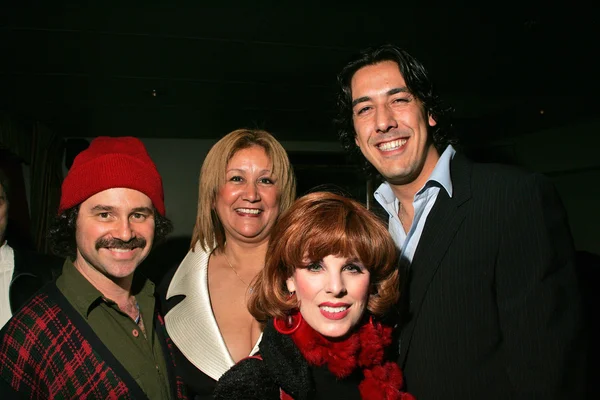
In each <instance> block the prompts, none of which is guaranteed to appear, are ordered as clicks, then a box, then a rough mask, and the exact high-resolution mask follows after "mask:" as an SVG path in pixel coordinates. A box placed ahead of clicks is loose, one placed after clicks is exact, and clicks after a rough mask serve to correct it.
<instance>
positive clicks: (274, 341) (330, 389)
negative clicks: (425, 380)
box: [215, 192, 413, 400]
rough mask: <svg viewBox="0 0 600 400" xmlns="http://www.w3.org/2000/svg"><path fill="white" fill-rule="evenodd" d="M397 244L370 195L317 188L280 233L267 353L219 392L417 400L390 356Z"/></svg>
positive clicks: (254, 310)
mask: <svg viewBox="0 0 600 400" xmlns="http://www.w3.org/2000/svg"><path fill="white" fill-rule="evenodd" d="M397 257H398V254H397V250H396V247H395V245H394V242H393V241H392V239H391V237H390V236H389V233H388V231H387V229H386V227H385V226H384V225H383V224H382V223H381V221H379V220H378V219H377V218H376V217H375V216H374V215H373V214H371V213H370V212H369V211H368V210H366V209H365V208H364V207H363V206H362V205H361V204H360V203H358V202H356V201H354V200H351V199H349V198H346V197H343V196H339V195H336V194H333V193H327V192H316V193H312V194H309V195H306V196H304V197H302V198H301V199H299V200H297V201H296V202H295V203H294V204H293V205H292V207H291V208H290V209H289V210H288V211H287V212H286V213H284V214H283V215H282V216H281V218H280V220H279V221H278V223H277V224H276V225H275V227H274V230H273V232H272V236H271V241H270V242H269V248H268V251H267V257H266V264H265V267H264V269H263V270H262V271H261V273H260V274H259V275H258V277H257V279H256V281H255V282H254V284H253V292H252V295H251V297H250V299H249V304H248V307H249V310H250V313H251V314H252V315H253V316H254V317H255V318H256V319H257V320H258V321H261V322H263V323H264V324H265V330H264V333H263V339H262V342H261V343H260V350H259V351H260V356H258V357H250V358H247V359H244V360H242V361H240V362H239V363H238V364H236V365H235V366H234V367H233V368H231V369H230V370H229V371H228V372H226V373H225V374H224V375H223V376H222V377H221V379H220V380H219V382H218V384H217V388H216V391H215V398H217V399H296V400H298V399H333V398H336V399H337V398H340V399H342V398H343V399H369V400H378V399H381V400H384V399H385V400H392V399H402V400H407V399H413V396H411V395H410V394H407V393H404V392H402V391H401V390H400V389H401V387H402V373H401V371H400V369H399V367H398V365H397V364H395V363H394V362H391V361H387V357H386V354H387V351H386V348H388V346H390V344H391V342H392V336H391V333H392V328H391V327H388V326H385V325H383V324H381V323H380V322H379V320H380V318H381V317H383V316H384V315H385V314H386V313H387V312H388V311H390V309H391V308H392V307H393V306H394V305H395V304H396V302H397V301H398V297H399V295H400V293H399V287H400V283H399V274H398V270H397V269H396V261H397Z"/></svg>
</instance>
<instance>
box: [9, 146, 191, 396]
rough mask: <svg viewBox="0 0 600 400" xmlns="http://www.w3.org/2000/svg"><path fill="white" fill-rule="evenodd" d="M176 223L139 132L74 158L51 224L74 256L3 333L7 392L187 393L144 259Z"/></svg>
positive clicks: (54, 239) (63, 249)
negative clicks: (142, 269) (139, 269)
mask: <svg viewBox="0 0 600 400" xmlns="http://www.w3.org/2000/svg"><path fill="white" fill-rule="evenodd" d="M171 229H172V226H171V222H170V221H169V220H168V219H167V218H166V217H165V205H164V196H163V188H162V180H161V177H160V175H159V173H158V171H157V169H156V166H155V165H154V163H153V162H152V160H151V159H150V156H149V155H148V153H147V152H146V149H145V148H144V145H143V144H142V142H141V141H140V140H139V139H136V138H133V137H122V138H111V137H99V138H96V139H94V140H93V141H92V142H91V143H90V146H89V148H88V149H86V150H84V151H82V152H81V153H80V154H79V155H78V156H77V157H76V158H75V161H74V162H73V165H72V167H71V168H70V170H69V173H68V174H67V176H66V178H65V180H64V182H63V184H62V194H61V199H60V205H59V210H58V215H57V217H56V220H55V222H54V224H53V226H52V228H51V232H50V240H51V245H52V247H53V251H55V252H57V253H59V254H64V255H65V256H68V259H67V260H66V261H65V263H64V267H63V270H62V274H61V276H60V277H59V278H58V279H57V280H56V283H53V282H52V283H49V284H47V285H46V286H44V287H43V288H42V289H41V290H40V291H39V292H38V293H37V294H36V295H34V297H33V298H32V299H31V300H29V301H28V302H27V303H26V304H25V305H24V306H23V307H22V308H21V309H20V310H19V311H18V312H17V313H16V314H15V315H14V316H13V317H12V318H11V319H10V320H9V321H8V323H7V324H6V325H5V326H4V328H3V329H2V331H0V366H1V367H0V398H2V399H13V398H35V399H59V398H60V399H67V398H68V399H75V398H77V399H86V398H89V399H117V398H118V399H133V398H135V399H177V398H179V399H183V398H186V396H185V388H184V387H183V385H182V384H181V383H180V380H179V379H178V378H177V377H176V376H175V374H174V365H173V358H172V354H171V352H170V349H169V340H168V337H167V335H166V331H165V328H164V324H163V320H162V318H161V317H160V315H159V314H158V312H157V311H158V310H157V308H158V307H157V304H156V303H155V297H154V286H153V284H152V283H151V282H149V281H148V280H147V279H145V278H144V277H143V276H141V275H139V274H135V271H136V268H137V267H138V265H139V264H140V263H141V262H142V261H143V260H144V258H146V256H147V255H148V253H149V252H150V250H151V248H152V246H153V244H154V243H155V242H157V241H160V240H161V239H163V238H164V237H165V236H166V235H167V234H168V233H169V232H170V230H171Z"/></svg>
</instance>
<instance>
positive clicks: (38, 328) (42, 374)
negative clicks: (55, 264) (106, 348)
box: [0, 293, 131, 399]
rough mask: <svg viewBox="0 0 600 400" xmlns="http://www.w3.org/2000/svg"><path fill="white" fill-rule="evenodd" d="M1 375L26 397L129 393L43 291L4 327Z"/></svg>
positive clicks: (92, 396)
mask: <svg viewBox="0 0 600 400" xmlns="http://www.w3.org/2000/svg"><path fill="white" fill-rule="evenodd" d="M0 378H2V379H4V380H5V381H6V382H7V383H8V384H9V385H10V386H11V387H12V388H13V389H14V390H15V391H16V392H18V393H19V394H20V395H22V396H23V397H25V398H30V399H59V398H64V399H72V398H77V399H85V398H90V399H130V398H131V397H130V396H129V394H128V388H127V386H125V383H124V382H123V381H122V380H121V379H120V378H119V377H118V376H117V375H116V374H115V373H114V371H113V370H112V369H111V368H110V366H109V365H107V363H106V362H104V361H103V360H102V359H101V358H100V357H99V355H98V354H97V353H96V352H94V350H93V349H92V347H91V346H90V344H89V342H88V341H87V340H86V339H85V338H84V337H83V336H82V335H81V333H80V332H79V330H78V329H77V328H76V327H75V326H74V325H73V323H72V322H71V320H70V319H69V318H68V317H67V315H66V314H65V313H64V312H62V310H61V309H60V308H59V307H58V306H57V305H56V304H55V303H54V302H52V301H50V299H49V298H48V296H47V295H46V294H45V293H41V294H39V295H37V296H35V297H34V298H33V299H32V300H31V301H30V302H29V303H28V304H27V305H26V306H25V307H23V308H22V309H21V311H20V312H19V313H18V314H17V315H16V316H15V318H13V319H12V320H11V321H10V322H9V324H8V325H7V326H6V328H5V329H4V332H3V335H2V342H1V343H0Z"/></svg>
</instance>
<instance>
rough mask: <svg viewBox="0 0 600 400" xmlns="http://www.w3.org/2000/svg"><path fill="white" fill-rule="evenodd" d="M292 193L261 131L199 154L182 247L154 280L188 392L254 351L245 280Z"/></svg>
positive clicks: (258, 332) (205, 390) (206, 391)
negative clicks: (186, 244)
mask: <svg viewBox="0 0 600 400" xmlns="http://www.w3.org/2000/svg"><path fill="white" fill-rule="evenodd" d="M295 192H296V181H295V177H294V173H293V170H292V167H291V165H290V162H289V159H288V157H287V154H286V152H285V150H284V149H283V147H282V146H281V144H280V143H279V142H277V140H276V139H275V138H274V137H273V136H272V135H271V134H269V133H268V132H265V131H261V130H247V129H240V130H236V131H233V132H231V133H229V134H228V135H226V136H225V137H223V138H222V139H221V140H219V142H217V143H216V144H215V145H214V146H213V147H212V149H211V150H210V151H209V153H208V155H207V156H206V159H205V160H204V163H203V165H202V169H201V171H200V186H199V194H198V214H197V217H196V225H195V227H194V233H193V237H192V243H191V247H190V251H189V252H188V254H187V256H186V257H185V259H184V260H183V261H182V262H181V264H180V265H179V266H178V267H177V269H176V271H175V272H174V274H173V273H170V274H168V275H167V276H166V277H165V280H164V281H163V283H162V284H161V287H163V288H164V289H163V293H164V292H165V291H166V293H165V301H164V310H163V312H164V315H165V324H166V327H167V331H168V332H169V336H170V337H171V338H172V340H173V342H174V344H175V346H176V356H177V361H178V367H179V368H180V371H181V372H180V375H181V376H182V377H183V379H184V381H185V383H186V385H187V387H188V390H189V393H190V395H191V396H190V397H192V398H196V399H209V398H212V392H213V390H214V387H215V384H216V381H217V380H218V379H219V378H220V377H221V375H222V374H223V373H225V372H226V371H227V370H228V369H229V368H230V367H231V366H233V365H234V364H235V363H236V362H238V361H239V360H241V359H243V358H245V357H248V356H250V355H252V354H254V353H256V351H257V349H258V343H259V342H260V339H261V336H262V326H261V324H260V323H258V322H257V321H256V320H255V319H254V317H253V316H252V315H251V314H250V313H249V311H248V309H247V307H246V303H247V300H248V296H249V294H250V290H251V289H250V288H249V284H250V282H252V280H253V279H254V277H255V276H256V275H257V274H258V273H259V272H260V271H261V270H262V268H263V266H264V262H265V254H266V251H267V247H268V244H269V238H270V234H271V229H272V228H273V226H274V225H275V222H276V221H277V219H278V218H279V215H280V214H281V213H282V212H283V211H285V210H286V209H287V208H288V207H289V206H290V205H291V204H292V202H293V201H294V197H295ZM194 396H195V397H194Z"/></svg>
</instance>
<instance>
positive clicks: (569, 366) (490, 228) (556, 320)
mask: <svg viewBox="0 0 600 400" xmlns="http://www.w3.org/2000/svg"><path fill="white" fill-rule="evenodd" d="M338 83H339V97H338V105H339V114H338V118H337V122H338V129H339V134H340V138H341V140H342V142H343V144H344V146H345V147H346V149H347V150H349V151H351V152H352V153H354V154H357V155H358V156H359V157H360V158H362V160H363V161H364V163H365V166H366V167H367V168H368V169H369V170H370V171H372V172H373V173H375V174H379V176H380V177H381V178H382V179H383V180H384V183H383V184H382V185H381V186H379V188H378V189H377V190H376V192H375V198H376V200H377V201H378V202H379V203H380V204H381V206H382V207H383V208H384V209H385V210H386V211H387V213H388V214H389V230H390V233H391V234H392V236H393V238H394V240H395V242H396V244H397V246H398V247H399V248H400V249H401V266H402V267H403V268H402V269H403V272H404V267H407V268H408V273H409V279H408V281H407V286H406V289H405V293H406V296H405V297H404V300H405V301H404V302H403V303H402V306H403V307H404V309H402V311H403V316H404V320H403V324H402V326H401V330H400V342H399V345H400V354H399V357H398V363H399V364H400V366H401V367H402V370H403V371H404V376H405V379H406V387H407V390H408V391H410V392H411V393H412V394H414V395H415V396H416V397H417V398H418V399H420V400H429V399H435V400H437V399H488V400H491V399H506V398H511V399H527V400H531V399H581V398H583V396H584V392H585V384H584V380H585V376H586V372H585V365H586V352H587V343H586V341H585V329H584V324H583V319H582V304H581V294H580V292H579V288H578V284H577V277H576V273H575V261H574V248H573V240H572V237H571V233H570V229H569V225H568V221H567V216H566V213H565V210H564V208H563V206H562V204H561V201H560V198H559V196H558V194H557V193H556V190H555V188H554V187H553V185H552V184H551V182H550V181H549V180H548V179H547V178H545V177H543V176H542V175H540V174H536V173H530V172H526V171H522V170H519V169H517V168H514V167H510V166H506V165H499V164H481V163H473V162H471V161H470V160H468V159H467V158H466V157H465V156H464V155H463V154H462V153H461V152H460V151H456V150H455V149H454V147H453V146H452V145H451V140H450V139H451V135H449V132H450V131H449V129H448V128H449V120H448V118H447V117H448V115H447V113H446V109H445V108H444V107H443V106H442V103H441V101H440V98H439V97H438V95H437V94H436V92H435V90H434V89H433V85H432V83H431V81H430V80H429V76H428V73H427V70H426V69H425V67H424V66H423V65H422V64H421V63H420V62H419V61H418V60H416V59H415V58H414V57H412V56H411V55H410V54H408V53H407V52H406V51H405V50H403V49H401V48H398V47H396V46H392V45H383V46H379V47H377V48H373V49H367V50H365V51H363V52H361V53H360V54H359V55H358V56H357V57H356V58H354V59H353V60H352V61H350V62H349V63H348V64H347V65H346V66H345V67H344V68H343V70H342V71H341V73H340V74H339V76H338ZM482 134H485V133H484V132H482Z"/></svg>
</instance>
